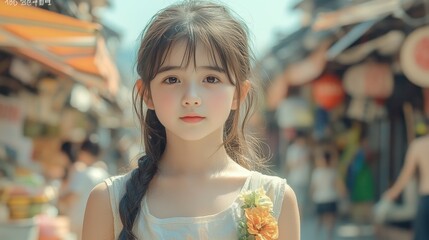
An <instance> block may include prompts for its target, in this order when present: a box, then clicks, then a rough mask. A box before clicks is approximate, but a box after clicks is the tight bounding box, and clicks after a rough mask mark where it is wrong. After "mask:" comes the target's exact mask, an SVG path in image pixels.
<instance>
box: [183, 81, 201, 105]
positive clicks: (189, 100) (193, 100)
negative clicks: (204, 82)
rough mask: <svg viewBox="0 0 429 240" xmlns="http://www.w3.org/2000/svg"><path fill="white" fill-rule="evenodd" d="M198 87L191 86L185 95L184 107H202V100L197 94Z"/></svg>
mask: <svg viewBox="0 0 429 240" xmlns="http://www.w3.org/2000/svg"><path fill="white" fill-rule="evenodd" d="M196 88H197V86H192V85H191V86H189V88H188V89H187V91H186V93H185V95H184V96H183V100H182V105H183V106H186V107H190V106H194V107H195V106H199V105H201V98H200V97H199V95H198V93H197V89H196Z"/></svg>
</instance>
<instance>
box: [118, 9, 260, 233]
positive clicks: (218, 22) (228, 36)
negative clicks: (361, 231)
mask: <svg viewBox="0 0 429 240" xmlns="http://www.w3.org/2000/svg"><path fill="white" fill-rule="evenodd" d="M180 40H185V41H186V43H187V46H186V52H185V55H184V58H183V60H184V61H186V62H187V63H188V64H189V62H190V61H191V60H193V62H194V64H195V61H196V60H195V54H194V53H195V49H196V45H197V43H199V44H202V45H203V46H204V47H206V48H207V49H209V52H210V53H211V54H210V55H211V56H210V57H211V58H212V59H213V61H214V62H215V64H217V65H219V66H221V67H222V68H223V69H225V70H226V73H227V75H228V78H229V79H230V81H231V83H232V84H234V85H235V86H236V91H237V92H236V93H237V96H240V95H241V86H242V83H243V82H244V81H245V80H248V79H251V71H250V68H251V64H252V60H253V57H252V54H251V51H250V47H249V41H248V40H249V39H248V29H247V27H246V25H245V24H244V23H243V22H242V21H241V20H239V19H238V18H237V16H236V15H235V14H234V13H233V12H232V11H231V10H229V9H228V8H226V7H225V6H222V5H219V4H216V3H213V2H207V1H184V2H181V3H178V4H175V5H171V6H169V7H167V8H165V9H163V10H161V11H160V12H158V13H157V14H156V15H155V16H154V17H153V18H152V19H151V21H150V23H149V24H148V26H147V27H146V28H145V30H144V31H143V34H142V41H141V45H140V49H139V51H138V58H137V73H138V74H139V76H140V80H139V81H143V83H142V85H143V86H150V81H151V80H152V79H154V78H155V76H156V74H157V72H158V70H159V68H160V67H161V65H162V64H163V62H164V61H165V58H166V57H167V56H168V54H169V52H170V50H171V48H172V46H173V44H174V43H176V42H177V41H180ZM251 84H252V85H253V86H252V87H251V90H250V91H249V93H248V95H247V97H246V100H245V101H244V102H243V103H242V104H239V106H238V108H237V110H233V111H231V113H230V115H229V117H228V119H227V121H226V122H225V127H224V144H223V146H224V147H225V149H226V151H227V154H228V155H229V156H230V157H231V158H232V159H233V160H234V161H236V162H237V163H239V164H240V165H242V166H244V167H246V168H248V169H257V168H259V167H262V166H263V164H262V161H261V160H262V158H261V155H260V154H259V151H258V149H260V148H259V147H258V146H259V144H258V143H257V141H256V139H253V138H251V137H250V136H249V135H248V134H245V128H244V127H245V125H246V124H245V123H246V122H247V121H248V119H249V117H250V116H251V113H252V111H253V110H254V103H255V101H256V99H255V94H254V93H255V92H254V91H255V87H254V85H255V84H254V81H251ZM138 85H139V84H138V83H136V85H135V87H134V92H133V99H134V109H135V111H136V113H137V115H138V117H139V120H140V124H141V126H142V136H143V139H142V140H143V142H144V146H145V155H144V156H143V157H141V158H140V159H139V160H138V168H136V169H134V170H133V172H132V173H131V177H130V179H129V180H128V181H127V183H126V193H125V195H124V196H123V198H122V199H121V201H120V204H119V213H120V217H121V221H122V224H123V229H122V231H121V233H120V235H119V239H120V240H134V239H136V236H135V235H134V234H133V232H132V228H133V225H134V221H135V219H136V216H137V214H138V212H139V211H140V205H141V200H142V199H143V196H144V194H145V193H146V190H147V188H148V185H149V183H150V181H151V180H152V178H153V176H154V175H155V174H156V172H157V168H158V162H159V159H160V158H161V155H162V154H163V152H164V149H165V146H166V133H165V128H164V126H163V125H162V124H161V123H160V121H159V120H158V118H157V116H156V114H155V111H153V110H149V109H147V108H145V107H144V101H143V96H149V97H150V89H149V87H145V88H143V90H142V89H140V88H138V87H137V86H138ZM142 91H143V92H142ZM240 105H241V106H240ZM240 107H241V108H240Z"/></svg>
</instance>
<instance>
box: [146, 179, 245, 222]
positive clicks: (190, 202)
mask: <svg viewBox="0 0 429 240" xmlns="http://www.w3.org/2000/svg"><path fill="white" fill-rule="evenodd" d="M240 188H241V186H240V184H234V183H231V182H222V181H220V182H216V181H212V182H210V181H193V182H191V181H175V182H168V181H166V182H161V183H160V182H158V183H155V184H154V185H152V186H150V189H149V191H148V193H147V195H146V199H145V201H146V206H147V210H148V211H149V213H150V214H151V215H153V216H154V217H157V218H161V219H162V218H174V217H201V216H210V215H215V214H218V213H221V212H224V211H226V210H227V209H229V208H231V206H232V205H233V204H234V203H236V202H237V200H238V199H237V198H238V195H239V193H240Z"/></svg>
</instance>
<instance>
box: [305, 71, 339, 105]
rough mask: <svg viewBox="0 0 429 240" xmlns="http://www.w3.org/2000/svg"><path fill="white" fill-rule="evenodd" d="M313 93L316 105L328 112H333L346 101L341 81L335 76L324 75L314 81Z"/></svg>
mask: <svg viewBox="0 0 429 240" xmlns="http://www.w3.org/2000/svg"><path fill="white" fill-rule="evenodd" d="M312 93H313V98H314V100H315V101H316V103H317V104H318V105H319V106H320V107H322V108H324V109H326V110H332V109H333V108H335V107H337V106H338V105H339V104H340V103H341V102H342V101H343V100H344V90H343V87H342V84H341V80H340V79H339V78H338V77H337V76H336V75H333V74H326V75H323V76H322V77H320V78H319V79H317V80H316V81H314V83H313V91H312Z"/></svg>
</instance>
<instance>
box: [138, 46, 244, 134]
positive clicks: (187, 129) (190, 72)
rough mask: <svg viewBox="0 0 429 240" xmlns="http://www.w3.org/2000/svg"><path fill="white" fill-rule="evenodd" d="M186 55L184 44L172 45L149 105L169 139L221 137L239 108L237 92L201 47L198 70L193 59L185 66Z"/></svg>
mask: <svg viewBox="0 0 429 240" xmlns="http://www.w3.org/2000/svg"><path fill="white" fill-rule="evenodd" d="M185 53H186V42H185V41H179V42H177V43H175V44H173V46H172V48H171V51H170V53H169V55H168V56H167V57H166V59H165V62H164V63H163V65H162V66H161V67H160V69H159V71H158V73H157V75H156V76H155V78H154V79H153V80H152V81H151V83H150V92H151V94H150V95H151V98H150V99H149V98H145V101H146V104H147V106H148V108H150V109H153V110H155V112H156V115H157V116H158V119H159V121H160V122H161V123H162V124H163V125H164V127H165V129H166V132H167V136H168V134H174V135H176V136H177V137H179V138H181V139H184V140H188V141H194V140H199V139H202V138H204V137H206V136H208V135H210V134H213V133H215V132H218V133H219V136H221V137H222V136H223V135H222V134H223V126H224V123H225V121H226V120H227V118H228V116H229V114H230V112H231V110H232V109H236V108H237V104H238V102H237V99H236V97H235V90H236V88H235V86H234V85H233V84H232V83H231V82H230V79H229V78H228V76H227V74H226V73H225V70H224V69H222V68H221V67H218V66H216V64H215V63H214V62H213V60H212V59H211V56H210V54H209V52H208V50H207V49H206V48H204V47H203V46H202V45H201V44H197V47H196V51H195V63H196V64H195V66H194V61H193V59H192V58H191V60H190V61H189V64H186V63H187V61H184V57H183V56H184V54H185ZM216 57H217V56H216ZM185 60H186V59H185ZM186 65H187V66H186ZM233 81H234V80H233ZM220 139H222V138H220Z"/></svg>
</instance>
